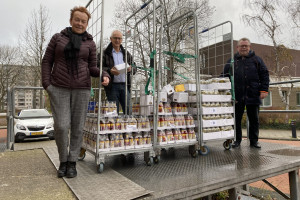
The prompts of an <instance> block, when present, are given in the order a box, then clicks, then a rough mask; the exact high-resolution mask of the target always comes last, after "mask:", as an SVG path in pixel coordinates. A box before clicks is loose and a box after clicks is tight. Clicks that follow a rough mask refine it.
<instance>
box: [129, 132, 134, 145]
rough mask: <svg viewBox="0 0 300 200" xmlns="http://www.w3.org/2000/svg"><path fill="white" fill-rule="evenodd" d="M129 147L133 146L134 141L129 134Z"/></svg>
mask: <svg viewBox="0 0 300 200" xmlns="http://www.w3.org/2000/svg"><path fill="white" fill-rule="evenodd" d="M129 146H134V139H133V136H132V133H129Z"/></svg>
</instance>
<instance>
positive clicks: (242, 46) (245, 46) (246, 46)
mask: <svg viewBox="0 0 300 200" xmlns="http://www.w3.org/2000/svg"><path fill="white" fill-rule="evenodd" d="M239 47H241V48H248V47H250V45H239Z"/></svg>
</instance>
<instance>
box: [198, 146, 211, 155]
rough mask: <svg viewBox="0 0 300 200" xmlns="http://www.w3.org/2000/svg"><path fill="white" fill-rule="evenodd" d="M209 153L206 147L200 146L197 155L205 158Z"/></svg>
mask: <svg viewBox="0 0 300 200" xmlns="http://www.w3.org/2000/svg"><path fill="white" fill-rule="evenodd" d="M208 152H209V149H208V147H207V146H205V145H204V146H201V147H200V149H199V154H200V155H203V156H206V155H207V154H208Z"/></svg>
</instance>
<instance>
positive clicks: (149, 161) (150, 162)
mask: <svg viewBox="0 0 300 200" xmlns="http://www.w3.org/2000/svg"><path fill="white" fill-rule="evenodd" d="M146 164H147V165H148V166H152V165H153V157H152V156H151V157H149V159H148V160H147V161H146Z"/></svg>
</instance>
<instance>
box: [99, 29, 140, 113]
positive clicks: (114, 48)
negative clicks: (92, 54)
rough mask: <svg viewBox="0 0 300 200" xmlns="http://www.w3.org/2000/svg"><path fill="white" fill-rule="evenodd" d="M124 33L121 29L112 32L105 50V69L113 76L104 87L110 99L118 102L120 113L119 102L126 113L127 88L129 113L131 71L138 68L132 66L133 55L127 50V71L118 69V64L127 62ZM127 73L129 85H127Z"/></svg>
mask: <svg viewBox="0 0 300 200" xmlns="http://www.w3.org/2000/svg"><path fill="white" fill-rule="evenodd" d="M122 40H123V35H122V33H121V32H120V31H119V30H115V31H113V32H112V34H111V36H110V41H111V42H110V43H109V45H108V46H107V48H106V49H105V50H104V54H103V70H104V71H107V72H108V73H109V75H110V77H111V81H110V82H109V85H108V86H106V87H104V88H105V92H106V96H107V99H108V101H115V102H116V104H117V111H118V113H119V104H121V106H122V110H123V113H125V109H126V108H125V101H126V100H125V99H126V97H125V91H126V89H127V113H129V105H130V87H131V82H130V72H131V70H133V73H135V72H136V69H132V68H131V66H130V65H131V64H132V56H131V55H130V53H129V52H127V63H128V64H129V66H127V73H125V72H124V73H122V74H120V72H119V71H118V70H117V69H116V67H115V66H116V65H119V64H123V63H125V49H124V47H123V46H122ZM126 75H127V87H126V85H125V82H126Z"/></svg>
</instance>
